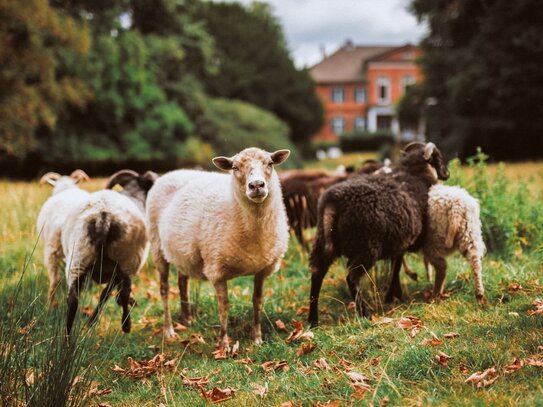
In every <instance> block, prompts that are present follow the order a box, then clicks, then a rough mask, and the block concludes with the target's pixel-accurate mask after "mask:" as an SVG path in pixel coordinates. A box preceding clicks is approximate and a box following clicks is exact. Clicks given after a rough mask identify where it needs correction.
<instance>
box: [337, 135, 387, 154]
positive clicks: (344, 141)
mask: <svg viewBox="0 0 543 407" xmlns="http://www.w3.org/2000/svg"><path fill="white" fill-rule="evenodd" d="M393 144H394V134H392V132H390V131H387V130H379V131H376V132H369V131H354V132H352V133H347V134H343V135H342V136H341V138H340V139H339V145H340V147H341V150H343V151H344V152H349V151H381V150H382V149H385V148H387V147H391V146H392V145H393Z"/></svg>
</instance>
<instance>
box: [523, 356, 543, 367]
mask: <svg viewBox="0 0 543 407" xmlns="http://www.w3.org/2000/svg"><path fill="white" fill-rule="evenodd" d="M526 364H528V365H530V366H535V367H543V360H540V359H536V358H535V357H531V358H528V359H526Z"/></svg>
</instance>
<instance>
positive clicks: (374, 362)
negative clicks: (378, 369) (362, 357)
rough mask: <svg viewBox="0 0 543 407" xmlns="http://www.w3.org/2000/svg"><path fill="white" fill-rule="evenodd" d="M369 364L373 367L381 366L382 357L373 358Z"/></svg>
mask: <svg viewBox="0 0 543 407" xmlns="http://www.w3.org/2000/svg"><path fill="white" fill-rule="evenodd" d="M368 362H369V364H370V365H371V366H379V364H380V363H381V357H380V356H377V357H376V358H371V359H370V360H368Z"/></svg>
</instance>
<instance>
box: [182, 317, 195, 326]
mask: <svg viewBox="0 0 543 407" xmlns="http://www.w3.org/2000/svg"><path fill="white" fill-rule="evenodd" d="M192 321H193V318H192V317H191V316H188V317H187V316H185V315H181V317H180V318H179V322H180V323H181V325H185V326H190V325H192Z"/></svg>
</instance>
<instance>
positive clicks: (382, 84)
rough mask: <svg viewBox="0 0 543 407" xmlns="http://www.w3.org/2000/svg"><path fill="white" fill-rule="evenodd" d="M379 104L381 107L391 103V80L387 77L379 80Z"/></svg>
mask: <svg viewBox="0 0 543 407" xmlns="http://www.w3.org/2000/svg"><path fill="white" fill-rule="evenodd" d="M377 103H378V104H380V105H388V104H389V103H390V79H388V78H387V77H386V76H380V77H379V78H377Z"/></svg>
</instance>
